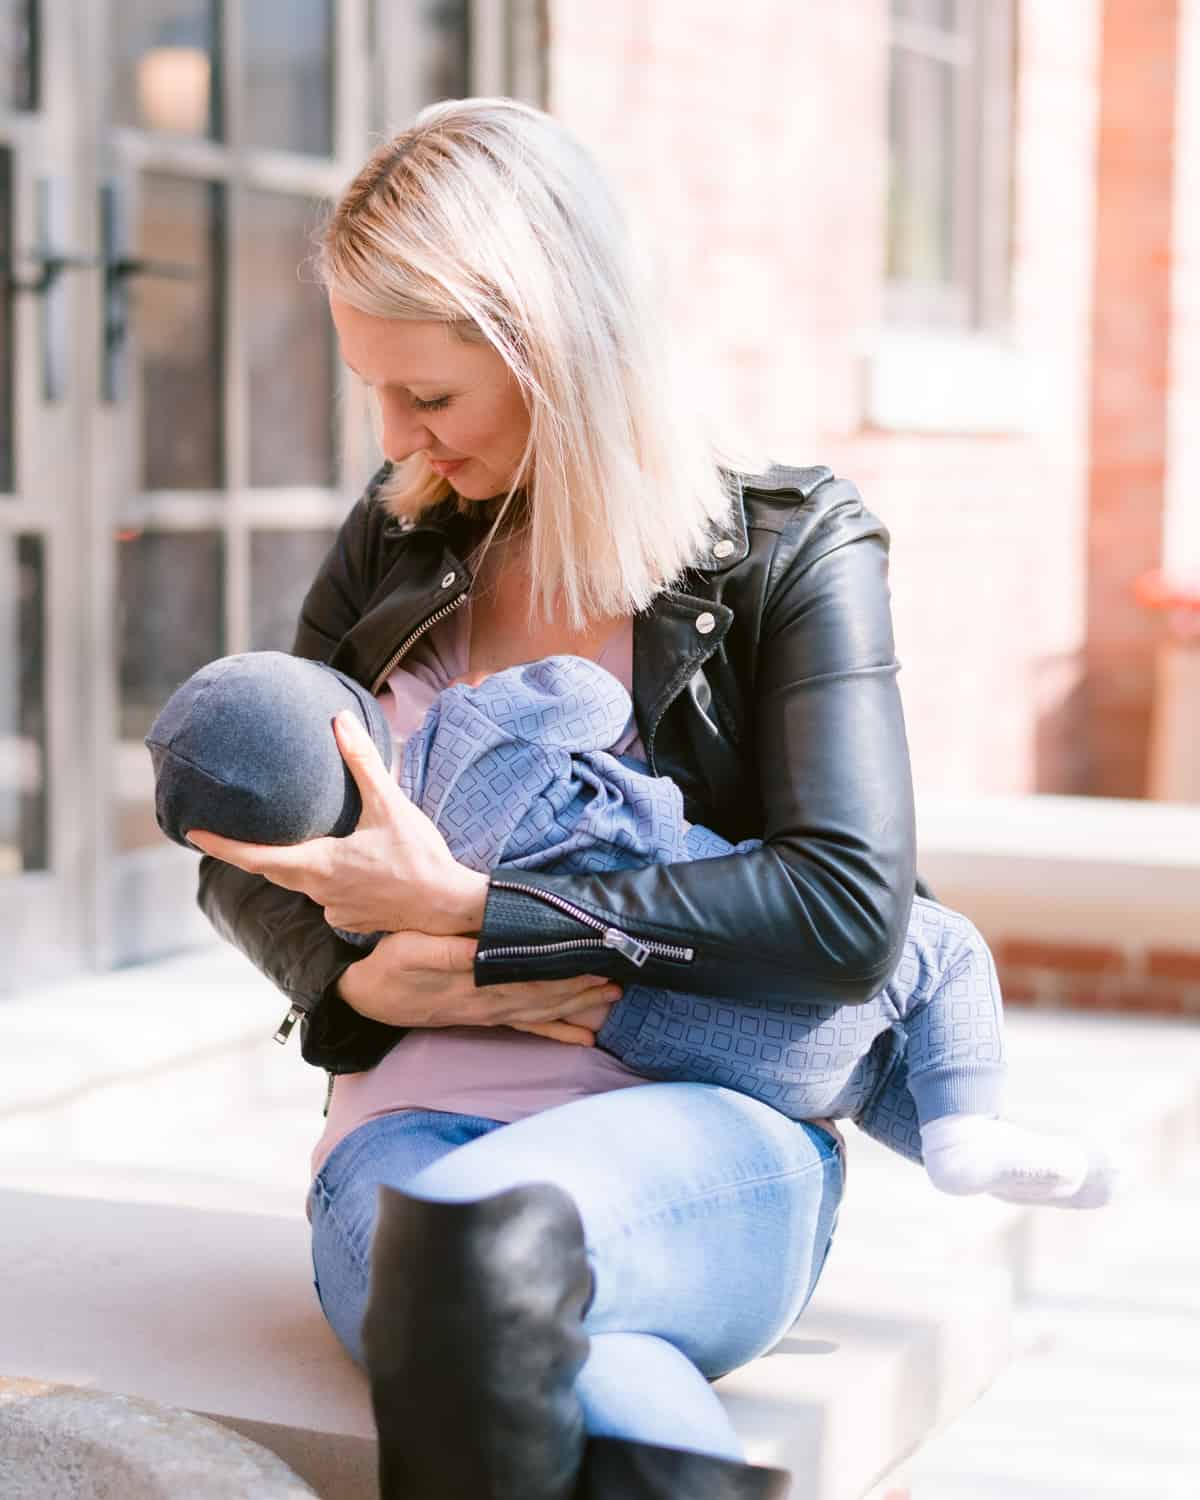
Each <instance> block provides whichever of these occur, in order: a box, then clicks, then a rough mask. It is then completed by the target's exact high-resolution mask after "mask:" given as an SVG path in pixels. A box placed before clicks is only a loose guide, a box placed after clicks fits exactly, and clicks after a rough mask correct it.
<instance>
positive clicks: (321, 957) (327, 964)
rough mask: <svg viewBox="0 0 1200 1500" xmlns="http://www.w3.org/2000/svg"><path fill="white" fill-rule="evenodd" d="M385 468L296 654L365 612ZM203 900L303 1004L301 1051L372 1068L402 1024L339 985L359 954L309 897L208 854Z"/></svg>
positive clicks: (322, 646) (315, 655) (228, 933)
mask: <svg viewBox="0 0 1200 1500" xmlns="http://www.w3.org/2000/svg"><path fill="white" fill-rule="evenodd" d="M381 477H382V474H380V475H377V476H376V479H375V481H374V482H373V483H372V485H371V486H370V488H368V490H367V492H366V494H365V495H364V496H363V498H362V499H361V500H360V501H359V502H358V504H357V505H356V506H354V508H353V509H352V510H351V511H350V513H349V515H348V516H347V517H346V520H345V521H344V523H343V524H342V527H341V529H340V530H339V533H338V536H337V539H336V540H335V542H334V544H333V547H332V548H331V549H330V551H329V554H328V555H327V557H326V558H325V561H324V562H323V563H322V565H321V568H320V570H319V572H318V574H317V577H316V579H315V580H314V582H313V584H312V587H311V588H310V589H309V591H308V594H307V596H306V597H305V601H304V605H303V607H302V610H301V615H300V624H299V627H298V629H297V633H296V640H295V644H294V645H293V647H292V650H293V653H294V654H295V655H297V656H305V657H308V658H309V659H311V660H316V661H325V660H327V659H328V657H329V656H330V654H331V653H332V651H333V649H334V647H335V646H336V645H337V643H338V641H339V640H340V639H341V637H342V636H343V635H344V634H345V633H346V631H348V630H349V629H350V627H351V626H352V625H353V624H354V622H355V620H356V619H357V618H358V615H359V613H360V611H361V606H362V599H363V596H364V593H365V591H366V578H367V573H366V566H367V564H366V559H367V557H368V556H369V548H370V546H371V545H372V541H373V537H372V533H373V532H374V531H375V530H376V529H377V525H376V522H375V520H374V518H373V517H372V516H371V509H372V507H371V502H372V500H373V498H374V494H375V491H376V490H377V489H378V485H379V481H380V479H381ZM197 899H198V901H199V904H200V909H201V910H202V911H203V912H204V914H205V916H206V917H207V918H208V920H209V921H210V922H211V923H212V925H213V926H214V927H215V928H216V930H217V932H218V933H220V935H221V936H222V937H223V938H224V939H225V940H226V941H227V942H230V943H232V944H233V946H234V947H235V948H238V949H240V950H241V951H242V952H243V953H244V954H245V955H246V957H247V958H248V959H249V960H250V962H251V963H252V964H254V966H255V967H256V968H257V969H259V970H260V971H261V972H262V973H263V974H265V975H266V976H267V978H268V979H270V980H271V981H272V983H274V984H275V985H277V986H278V987H279V989H281V990H282V991H283V993H284V994H285V995H286V996H287V998H288V1000H289V1001H290V1002H291V1004H292V1005H293V1006H294V1007H295V1008H296V1009H298V1010H300V1011H302V1012H303V1013H304V1015H303V1019H302V1021H301V1027H300V1040H301V1051H302V1053H303V1056H304V1058H305V1060H306V1061H307V1062H311V1063H315V1064H317V1065H318V1066H320V1067H323V1068H328V1069H329V1071H330V1072H332V1073H354V1072H359V1071H361V1070H362V1069H364V1068H369V1067H372V1066H373V1065H374V1064H375V1063H377V1062H378V1061H379V1059H380V1058H381V1057H383V1055H384V1054H385V1053H386V1052H387V1051H388V1050H389V1049H390V1048H391V1047H392V1045H393V1044H394V1043H395V1042H396V1040H397V1039H398V1038H399V1037H400V1036H401V1035H403V1032H402V1031H401V1030H400V1029H399V1028H396V1027H392V1026H385V1025H383V1024H382V1023H381V1022H378V1021H372V1020H369V1019H368V1018H366V1017H365V1016H360V1015H359V1014H358V1013H357V1012H356V1011H354V1010H352V1009H351V1008H350V1006H348V1005H347V1004H346V1002H345V1001H344V1000H343V999H342V998H341V997H340V996H339V995H338V994H337V991H336V986H337V982H338V980H339V979H340V978H341V976H342V974H343V972H344V971H345V970H346V969H347V968H349V966H350V965H351V964H352V963H354V962H355V961H356V960H358V959H360V958H361V957H362V956H363V954H362V950H361V949H360V948H357V947H355V946H354V945H353V944H351V943H347V942H345V941H344V940H343V939H341V938H339V937H338V936H337V934H336V933H335V932H334V931H333V929H332V928H331V927H330V926H329V924H328V923H327V922H326V921H325V915H324V913H323V912H322V910H321V908H320V907H319V906H317V905H316V903H315V902H313V901H310V900H309V899H308V897H307V896H305V895H303V894H301V893H300V892H298V891H287V890H284V889H283V888H282V887H280V886H277V885H273V884H272V883H271V882H270V881H269V880H266V879H265V878H264V877H263V876H261V875H248V874H246V872H245V871H243V870H239V869H238V868H237V867H236V866H235V865H227V864H224V863H222V861H220V860H218V859H213V858H212V857H211V856H209V855H204V856H203V857H202V858H201V861H200V885H199V891H198V896H197Z"/></svg>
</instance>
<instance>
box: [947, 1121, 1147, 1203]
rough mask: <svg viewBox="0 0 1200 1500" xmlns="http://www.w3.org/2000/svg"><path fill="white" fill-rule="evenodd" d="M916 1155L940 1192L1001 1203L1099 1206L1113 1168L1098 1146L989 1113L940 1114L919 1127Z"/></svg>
mask: <svg viewBox="0 0 1200 1500" xmlns="http://www.w3.org/2000/svg"><path fill="white" fill-rule="evenodd" d="M921 1154H922V1156H923V1157H924V1159H925V1170H926V1172H928V1174H929V1180H930V1181H931V1182H932V1183H933V1185H934V1187H936V1188H940V1189H941V1191H942V1192H943V1193H955V1194H960V1195H962V1194H968V1193H991V1194H992V1196H993V1197H996V1198H1003V1199H1004V1200H1005V1202H1007V1203H1047V1204H1053V1205H1054V1206H1055V1207H1056V1208H1100V1207H1102V1206H1103V1205H1104V1204H1105V1203H1107V1202H1108V1201H1109V1199H1110V1198H1111V1197H1112V1196H1113V1193H1114V1191H1115V1189H1116V1180H1117V1175H1118V1173H1117V1167H1116V1165H1115V1163H1114V1162H1113V1161H1112V1160H1110V1158H1109V1157H1108V1156H1107V1155H1106V1154H1105V1153H1104V1152H1103V1151H1101V1150H1099V1149H1098V1148H1092V1149H1090V1150H1089V1148H1088V1147H1087V1146H1085V1145H1084V1144H1083V1143H1082V1142H1080V1141H1076V1140H1071V1139H1070V1138H1069V1137H1066V1136H1057V1135H1043V1134H1042V1133H1041V1132H1039V1131H1036V1130H1027V1129H1026V1128H1025V1127H1024V1126H1021V1125H1014V1124H1012V1122H1011V1121H1009V1120H999V1119H996V1118H995V1117H994V1116H991V1115H943V1116H942V1118H941V1119H940V1120H931V1121H930V1122H929V1124H927V1125H923V1126H922V1127H921Z"/></svg>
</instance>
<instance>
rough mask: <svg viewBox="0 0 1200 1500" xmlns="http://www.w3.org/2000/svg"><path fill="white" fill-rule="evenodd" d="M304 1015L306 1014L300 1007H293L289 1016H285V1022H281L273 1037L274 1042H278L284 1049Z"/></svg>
mask: <svg viewBox="0 0 1200 1500" xmlns="http://www.w3.org/2000/svg"><path fill="white" fill-rule="evenodd" d="M303 1014H304V1012H303V1010H302V1009H301V1008H300V1006H298V1005H293V1006H292V1008H291V1010H289V1011H288V1013H287V1015H286V1016H284V1018H283V1020H282V1021H280V1023H279V1026H278V1029H277V1030H276V1032H275V1034H274V1036H273V1037H272V1040H273V1041H276V1042H278V1043H279V1045H280V1046H281V1047H282V1046H283V1045H284V1043H285V1042H286V1041H287V1039H288V1037H290V1036H291V1034H292V1031H293V1029H294V1028H295V1025H296V1022H297V1021H298V1020H299V1019H300V1017H301V1016H302V1015H303Z"/></svg>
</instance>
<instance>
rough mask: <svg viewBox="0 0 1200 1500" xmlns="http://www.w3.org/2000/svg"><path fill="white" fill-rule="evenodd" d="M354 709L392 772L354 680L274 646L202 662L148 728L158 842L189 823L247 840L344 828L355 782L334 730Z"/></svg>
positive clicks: (388, 752) (351, 816)
mask: <svg viewBox="0 0 1200 1500" xmlns="http://www.w3.org/2000/svg"><path fill="white" fill-rule="evenodd" d="M347 708H348V709H352V710H354V711H355V712H356V713H357V715H358V717H359V719H360V720H361V721H362V722H363V723H364V724H365V726H366V728H367V732H368V733H369V734H370V736H371V739H372V740H373V741H374V743H375V747H376V749H377V750H378V751H379V753H380V755H381V756H382V758H383V762H384V764H385V765H386V766H387V767H388V768H389V770H390V769H391V764H392V735H391V729H390V727H389V725H388V722H387V719H386V718H385V717H384V714H383V710H382V709H381V708H380V707H379V704H378V703H377V702H376V701H375V699H374V698H373V697H372V696H371V694H370V693H369V692H368V691H367V690H366V688H365V687H363V686H362V685H361V683H357V682H355V681H354V679H353V678H351V677H347V676H346V675H345V674H344V673H342V672H337V671H335V670H334V669H333V668H332V667H327V666H325V665H323V664H322V663H320V662H313V661H306V660H304V659H303V658H302V657H298V656H289V655H287V654H286V653H285V652H282V651H248V652H244V653H242V654H241V655H238V656H225V657H222V658H221V659H220V660H219V661H214V662H210V663H209V665H208V666H206V667H201V669H200V670H199V671H198V672H196V673H195V674H194V675H193V676H191V677H189V678H188V680H187V681H186V682H185V683H184V684H183V686H182V687H179V688H177V689H176V690H175V692H174V693H172V694H171V696H170V698H169V699H168V700H167V702H166V704H165V706H164V707H163V709H162V712H161V713H160V714H159V715H158V717H157V718H156V719H155V721H154V723H153V724H152V725H151V727H150V733H149V734H148V735H147V736H146V745H147V747H148V749H149V751H150V758H151V760H152V761H153V762H154V779H155V792H154V811H155V816H156V817H157V819H158V826H159V827H160V828H161V829H162V831H163V832H164V833H165V834H166V836H167V837H168V838H169V839H173V840H174V841H175V843H177V844H182V845H184V847H185V848H189V849H190V848H193V847H194V846H193V845H191V844H189V843H188V842H187V839H186V838H185V834H186V833H187V831H188V830H189V829H191V828H196V829H201V830H205V831H207V832H209V833H217V834H221V835H222V836H224V837H225V838H233V839H242V840H245V841H247V842H249V843H254V844H298V843H301V842H303V841H304V840H305V839H312V838H320V837H322V836H323V835H325V834H332V835H333V836H334V837H337V838H340V837H342V836H343V835H344V834H347V833H351V832H352V831H353V830H354V827H355V825H356V824H357V822H358V818H359V814H360V812H361V811H362V801H361V798H360V797H359V794H358V787H357V786H356V785H355V782H354V778H353V776H352V775H351V774H350V770H349V768H348V767H347V765H346V763H345V761H343V759H342V756H341V752H340V751H339V750H338V747H337V741H336V739H335V738H334V734H333V717H334V715H335V714H337V713H339V712H341V710H342V709H347Z"/></svg>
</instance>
